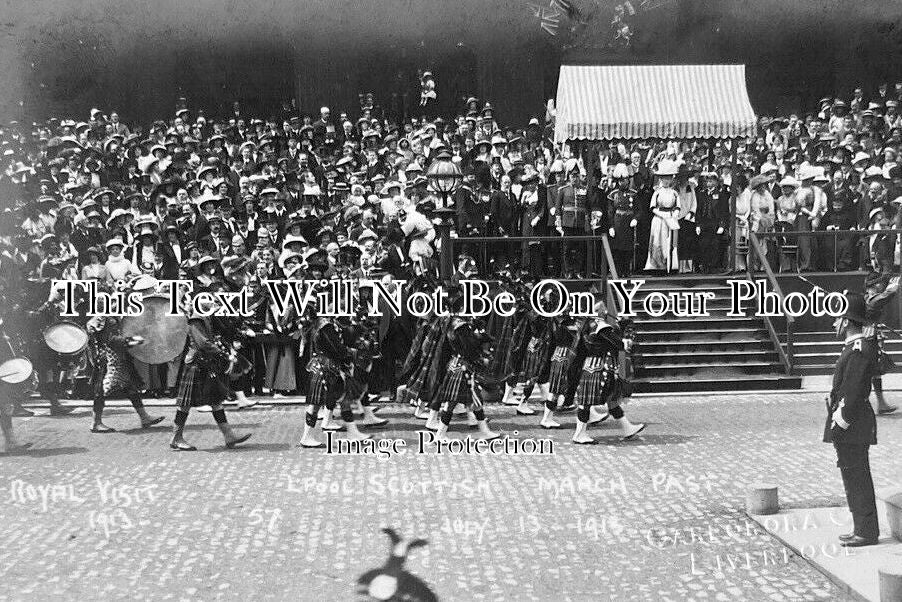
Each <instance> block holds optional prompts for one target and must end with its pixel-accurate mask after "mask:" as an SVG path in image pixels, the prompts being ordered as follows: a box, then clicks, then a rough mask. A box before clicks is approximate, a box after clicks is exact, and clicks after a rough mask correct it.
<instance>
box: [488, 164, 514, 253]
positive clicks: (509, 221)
mask: <svg viewBox="0 0 902 602" xmlns="http://www.w3.org/2000/svg"><path fill="white" fill-rule="evenodd" d="M519 226H520V204H519V202H518V201H517V197H516V195H515V194H514V193H513V191H512V190H511V177H510V176H508V175H504V176H501V190H496V191H495V192H493V193H492V198H491V208H490V211H489V224H488V227H489V235H490V236H517V235H519V234H520V232H519V230H518V229H519ZM515 251H516V249H515V248H514V247H512V246H511V245H509V244H505V243H496V244H494V245H493V246H492V248H491V250H490V259H493V260H494V266H495V269H497V268H500V267H501V266H503V265H505V264H506V263H508V262H509V261H510V260H511V259H512V258H513V255H514V253H515Z"/></svg>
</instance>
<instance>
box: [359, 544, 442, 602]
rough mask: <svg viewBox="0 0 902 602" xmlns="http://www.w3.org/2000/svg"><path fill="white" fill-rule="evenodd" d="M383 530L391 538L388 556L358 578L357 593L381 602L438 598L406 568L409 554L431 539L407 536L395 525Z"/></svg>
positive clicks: (422, 601) (432, 601) (431, 601)
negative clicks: (381, 562)
mask: <svg viewBox="0 0 902 602" xmlns="http://www.w3.org/2000/svg"><path fill="white" fill-rule="evenodd" d="M382 532H383V533H385V534H386V535H388V537H389V539H390V540H391V548H390V550H389V556H388V560H386V561H385V564H384V565H382V566H381V567H379V568H378V569H372V570H370V571H367V572H365V573H364V574H363V575H361V576H360V577H359V578H358V579H357V593H358V594H363V595H364V596H366V598H365V599H367V600H379V601H380V602H437V600H438V597H437V596H436V595H435V594H434V593H433V592H432V590H431V589H429V586H428V585H427V584H426V582H425V581H423V580H422V579H420V578H419V577H417V576H416V575H413V574H411V573H409V572H407V571H405V570H404V562H405V561H406V560H407V554H408V553H409V552H410V551H411V550H413V549H414V548H419V547H422V546H425V545H426V544H427V543H428V542H427V541H426V540H425V539H413V540H410V541H408V540H405V539H403V538H402V537H401V536H399V535H398V534H397V533H396V532H395V530H394V529H391V528H384V529H382Z"/></svg>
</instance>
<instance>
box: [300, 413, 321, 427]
mask: <svg viewBox="0 0 902 602" xmlns="http://www.w3.org/2000/svg"><path fill="white" fill-rule="evenodd" d="M317 414H319V408H314V410H313V411H312V412H307V415H306V416H304V424H306V425H307V426H309V427H310V428H313V427H315V426H316V415H317Z"/></svg>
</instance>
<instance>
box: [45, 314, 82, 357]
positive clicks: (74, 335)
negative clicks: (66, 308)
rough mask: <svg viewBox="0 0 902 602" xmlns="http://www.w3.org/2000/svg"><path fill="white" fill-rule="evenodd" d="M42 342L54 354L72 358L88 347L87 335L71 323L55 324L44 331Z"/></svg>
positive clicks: (79, 327)
mask: <svg viewBox="0 0 902 602" xmlns="http://www.w3.org/2000/svg"><path fill="white" fill-rule="evenodd" d="M44 341H45V342H46V343H47V346H48V347H50V349H52V350H53V351H55V352H56V353H58V354H60V355H62V356H65V357H73V356H76V355H78V354H79V353H81V352H82V351H84V350H85V348H86V347H87V346H88V333H87V331H86V330H85V329H84V328H82V327H81V326H79V325H78V324H75V323H73V322H57V323H56V324H53V325H52V326H48V327H47V328H45V329H44Z"/></svg>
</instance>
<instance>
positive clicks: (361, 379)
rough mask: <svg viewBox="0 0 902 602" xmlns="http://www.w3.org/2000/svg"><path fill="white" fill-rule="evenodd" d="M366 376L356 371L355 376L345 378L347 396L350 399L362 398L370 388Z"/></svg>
mask: <svg viewBox="0 0 902 602" xmlns="http://www.w3.org/2000/svg"><path fill="white" fill-rule="evenodd" d="M366 376H367V375H366V374H363V375H361V374H360V373H358V372H356V371H355V372H354V376H349V377H347V378H346V379H345V397H347V398H348V400H351V401H353V400H356V399H360V398H361V397H363V395H364V393H366V392H367V391H368V390H369V385H368V384H367V382H366V380H365V379H366Z"/></svg>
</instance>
